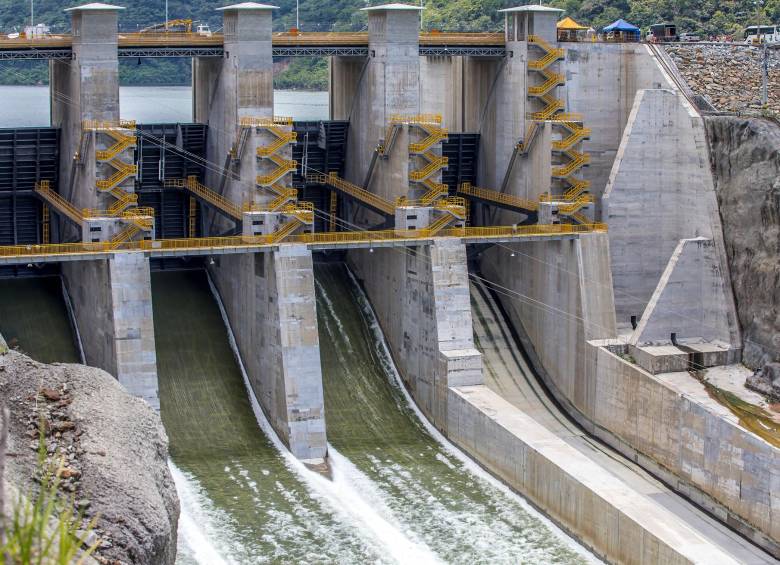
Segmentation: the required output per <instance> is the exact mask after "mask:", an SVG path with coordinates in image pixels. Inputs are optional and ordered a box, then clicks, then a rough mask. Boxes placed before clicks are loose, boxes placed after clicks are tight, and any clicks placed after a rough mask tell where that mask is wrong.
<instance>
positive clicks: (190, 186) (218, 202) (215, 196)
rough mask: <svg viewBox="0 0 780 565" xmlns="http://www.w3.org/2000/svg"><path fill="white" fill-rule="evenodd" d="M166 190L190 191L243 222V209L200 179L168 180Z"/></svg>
mask: <svg viewBox="0 0 780 565" xmlns="http://www.w3.org/2000/svg"><path fill="white" fill-rule="evenodd" d="M164 186H165V187H166V188H181V189H186V190H188V191H190V192H191V193H192V194H194V195H195V196H197V197H198V198H200V199H201V200H203V201H204V202H206V203H208V204H210V205H211V206H213V207H214V208H216V209H218V210H221V211H222V212H223V213H225V214H226V215H227V216H230V217H231V218H233V219H234V220H236V221H241V207H240V206H238V205H236V204H234V203H233V202H231V201H230V200H228V199H227V198H225V197H224V196H222V195H221V194H219V193H218V192H215V191H213V190H211V189H210V188H209V187H207V186H206V185H204V184H201V183H200V181H198V177H196V176H193V175H191V176H189V177H187V178H186V179H166V180H165V182H164Z"/></svg>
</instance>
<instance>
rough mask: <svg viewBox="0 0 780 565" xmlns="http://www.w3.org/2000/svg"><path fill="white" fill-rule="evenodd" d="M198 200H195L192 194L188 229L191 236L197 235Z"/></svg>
mask: <svg viewBox="0 0 780 565" xmlns="http://www.w3.org/2000/svg"><path fill="white" fill-rule="evenodd" d="M197 211H198V201H197V200H195V197H194V196H190V210H189V212H190V213H189V218H188V219H189V225H188V227H189V229H188V230H187V235H188V236H189V237H195V232H196V231H197V229H196V228H197V225H198V215H197Z"/></svg>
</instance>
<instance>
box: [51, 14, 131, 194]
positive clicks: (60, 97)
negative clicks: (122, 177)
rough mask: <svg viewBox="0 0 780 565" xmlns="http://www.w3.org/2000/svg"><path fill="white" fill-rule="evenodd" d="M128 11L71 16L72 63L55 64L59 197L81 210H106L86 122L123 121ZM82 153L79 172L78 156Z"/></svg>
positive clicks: (53, 98)
mask: <svg viewBox="0 0 780 565" xmlns="http://www.w3.org/2000/svg"><path fill="white" fill-rule="evenodd" d="M120 10H124V8H122V7H119V6H111V5H109V4H98V3H95V4H87V5H84V6H78V7H75V8H69V9H67V10H65V11H66V12H68V13H70V16H71V30H72V33H73V59H72V60H71V61H63V60H52V61H51V62H50V67H49V71H50V84H51V87H50V92H51V121H52V126H54V127H59V128H60V130H61V133H60V181H59V182H60V192H61V193H62V194H63V195H64V196H65V197H66V198H68V199H69V200H70V201H71V202H72V203H73V204H74V205H75V206H76V207H77V208H104V207H105V206H103V204H104V202H102V201H101V200H104V199H106V198H107V197H104V196H103V195H100V194H99V193H98V191H97V190H96V189H95V170H96V163H95V154H94V152H95V146H94V141H93V139H91V138H89V139H87V140H86V141H87V143H86V144H84V145H82V144H81V139H82V122H83V121H84V120H106V121H112V122H116V121H118V120H119V60H118V58H117V29H118V24H117V21H118V13H119V11H120ZM78 152H83V153H84V155H82V162H83V165H82V166H80V167H76V166H74V156H75V155H76V153H78Z"/></svg>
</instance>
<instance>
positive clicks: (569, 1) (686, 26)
mask: <svg viewBox="0 0 780 565" xmlns="http://www.w3.org/2000/svg"><path fill="white" fill-rule="evenodd" d="M529 1H530V0H529ZM118 3H119V5H121V6H124V7H125V8H126V10H124V11H123V12H122V13H121V15H120V17H119V26H120V30H122V31H137V30H139V29H142V28H144V27H146V26H149V25H152V24H156V23H160V22H163V21H164V19H165V8H164V7H165V2H164V0H121V1H119V2H118ZM228 3H229V2H215V1H213V0H169V17H171V18H191V19H193V20H197V21H199V22H204V23H208V24H209V25H210V26H211V29H213V30H217V29H219V27H220V26H221V15H220V13H219V12H217V11H216V8H218V7H220V6H223V5H226V4H228ZM369 3H371V4H379V3H381V2H380V1H377V0H373V1H371V2H367V1H366V2H364V1H362V0H300V22H301V25H300V27H301V30H302V31H359V30H365V29H366V16H365V14H364V13H362V12H360V8H363V7H365V6H366V5H368V4H369ZM424 3H425V7H426V10H425V12H423V27H424V28H425V29H438V30H446V31H491V30H500V29H501V26H502V18H501V17H500V15H499V14H498V13H497V10H499V9H501V8H503V7H505V6H511V5H516V3H510V2H507V1H506V0H424ZM75 4H77V2H74V1H73V0H46V1H45V2H41V1H40V0H39V1H38V2H36V5H35V20H36V22H44V23H46V24H48V25H49V26H51V29H52V32H54V33H57V32H60V33H62V32H67V31H68V30H69V28H70V23H69V20H68V16H67V14H66V13H65V12H64V11H63V10H64V9H65V8H68V7H71V6H73V5H75ZM548 4H549V5H551V6H555V7H558V8H562V9H564V10H565V11H566V15H569V16H572V17H573V18H575V19H576V20H578V21H579V22H580V23H583V24H587V25H590V26H593V27H594V28H596V29H598V28H600V27H603V26H605V25H607V24H609V23H610V22H612V21H614V20H616V19H617V18H624V19H626V20H628V21H630V22H632V23H634V24H636V25H638V26H640V27H641V28H642V29H646V28H647V27H648V26H649V25H651V24H653V23H657V22H661V21H667V22H668V21H673V22H675V23H676V24H677V26H678V29H679V30H680V31H688V32H695V33H698V34H700V35H702V36H704V37H709V36H718V35H727V34H733V35H737V34H738V33H739V32H740V31H741V30H742V29H743V28H744V26H746V25H755V24H756V23H757V22H758V21H760V22H761V23H762V24H767V23H780V0H759V3H758V4H757V3H756V2H755V0H550V1H549V2H548ZM275 5H278V6H279V10H278V11H277V12H276V13H275V14H274V29H275V30H277V31H283V30H286V29H289V28H291V27H294V26H295V0H280V1H279V2H275ZM29 12H30V4H29V2H28V1H27V0H0V31H2V32H4V33H8V32H11V31H14V30H20V29H21V28H22V27H23V26H24V25H25V24H26V23H28V22H29V17H30V14H29ZM120 72H121V80H122V84H125V85H152V84H155V85H162V84H165V85H172V84H189V83H190V80H191V71H190V65H189V61H188V60H176V59H169V60H165V59H140V60H122V61H121V69H120ZM47 76H48V72H47V69H46V66H45V64H42V63H10V62H0V83H2V84H42V83H45V81H46V80H47ZM276 83H277V85H278V87H279V88H293V89H295V88H298V89H303V88H305V89H321V88H324V87H326V86H327V63H326V61H324V60H317V59H298V60H293V61H291V62H290V64H289V65H287V66H286V68H285V69H284V70H283V71H281V72H280V73H279V74H278V75H277V77H276Z"/></svg>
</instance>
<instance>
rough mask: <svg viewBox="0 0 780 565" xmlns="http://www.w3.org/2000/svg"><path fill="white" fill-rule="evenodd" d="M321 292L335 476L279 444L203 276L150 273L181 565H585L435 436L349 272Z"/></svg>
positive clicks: (327, 278)
mask: <svg viewBox="0 0 780 565" xmlns="http://www.w3.org/2000/svg"><path fill="white" fill-rule="evenodd" d="M316 286H317V303H318V317H319V326H320V339H321V350H322V362H323V373H324V374H323V379H324V385H325V395H326V403H325V405H326V418H327V426H328V436H329V438H330V440H331V446H330V452H329V457H330V463H331V467H332V475H333V476H332V479H328V478H325V477H323V476H321V475H319V474H317V473H315V472H314V471H310V470H308V469H307V468H306V467H304V466H303V465H302V464H301V463H300V462H298V461H296V460H295V459H294V458H293V457H292V456H290V455H289V453H288V452H287V451H286V450H285V449H284V448H283V447H282V446H281V445H280V444H279V442H278V440H277V439H276V437H275V436H274V434H273V433H272V432H271V431H270V429H269V427H268V424H267V422H266V421H265V420H264V418H263V417H262V414H261V413H260V412H259V408H258V406H257V404H256V401H254V398H253V397H252V396H251V395H248V393H247V389H246V386H245V383H246V380H245V376H243V375H242V369H241V367H240V365H239V364H238V363H237V362H236V360H235V358H234V355H233V349H232V344H231V338H230V336H229V334H228V332H227V330H226V329H225V326H224V323H223V318H222V317H221V315H220V309H219V305H218V304H217V303H216V302H215V300H214V298H213V297H212V295H211V293H210V290H209V286H208V282H207V280H206V276H205V274H204V273H203V272H201V271H183V272H163V273H153V275H152V292H153V304H154V321H155V334H156V335H155V337H156V341H157V362H158V373H159V379H160V403H161V414H162V417H163V421H164V423H165V427H166V430H167V431H168V435H169V438H170V449H171V459H172V463H171V468H172V472H173V474H174V478H175V480H176V484H177V488H178V491H179V496H180V498H181V501H182V516H181V520H180V525H179V559H178V562H179V563H183V564H190V563H199V564H205V563H208V564H211V563H241V564H243V563H263V562H276V563H298V562H309V563H333V562H338V563H364V562H374V563H393V562H400V563H411V562H413V563H434V562H451V563H479V562H482V563H488V562H489V563H517V562H521V561H522V562H524V563H580V562H585V561H587V560H588V559H589V557H588V556H587V555H585V554H584V553H582V550H581V549H580V548H578V547H577V546H576V545H575V544H574V542H573V541H572V540H570V539H569V538H566V537H565V536H563V534H562V533H560V532H559V531H557V530H556V529H555V528H554V527H553V526H552V525H551V524H549V523H548V522H547V521H546V520H544V519H543V518H541V517H540V516H539V515H538V514H536V513H535V512H534V511H533V510H531V509H529V508H528V507H527V506H526V504H525V503H524V502H523V501H522V500H521V499H520V498H519V497H517V496H516V495H514V494H512V493H510V492H508V491H507V490H506V489H505V488H504V487H502V486H501V485H499V484H498V483H496V482H494V481H492V480H489V479H487V478H485V476H484V475H483V474H482V472H481V471H479V470H477V469H475V467H474V466H473V464H469V463H468V462H464V461H463V460H462V459H461V457H462V456H459V455H457V454H456V453H455V452H454V451H452V450H451V449H450V448H448V447H446V446H445V445H443V444H442V443H440V442H439V441H438V440H437V439H436V438H435V437H433V436H432V435H431V433H430V432H429V431H428V430H427V428H426V426H425V425H424V424H423V422H422V421H421V420H420V419H419V418H418V417H417V415H416V414H415V412H414V410H413V408H412V407H411V406H410V404H409V402H408V399H407V397H406V396H405V395H404V393H403V391H402V390H401V389H400V388H399V387H398V386H397V383H396V382H395V380H394V373H393V369H392V364H391V362H390V360H389V358H388V356H387V354H386V350H385V349H384V347H383V341H382V340H381V334H380V333H378V330H377V327H376V325H375V323H374V322H373V319H372V318H371V317H370V310H369V309H368V306H367V304H366V303H365V299H364V297H363V295H362V293H361V292H360V290H359V289H358V288H357V287H356V286H355V285H354V284H353V282H352V281H351V280H350V278H349V275H348V272H347V270H346V268H345V267H344V266H343V265H318V266H317V267H316Z"/></svg>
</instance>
